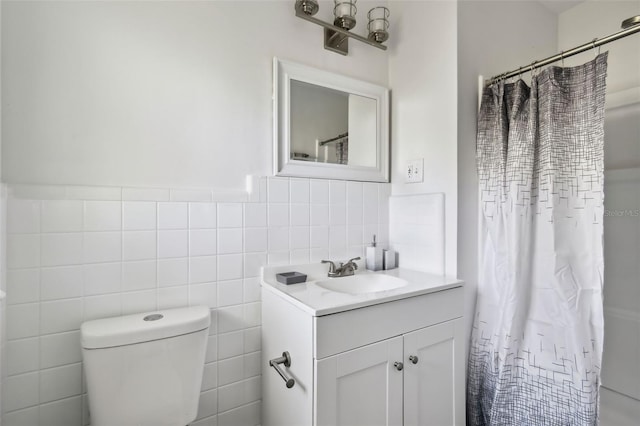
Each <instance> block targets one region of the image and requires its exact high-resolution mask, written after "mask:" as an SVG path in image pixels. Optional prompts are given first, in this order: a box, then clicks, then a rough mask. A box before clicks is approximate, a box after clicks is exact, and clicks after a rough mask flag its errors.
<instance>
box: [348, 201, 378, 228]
mask: <svg viewBox="0 0 640 426" xmlns="http://www.w3.org/2000/svg"><path fill="white" fill-rule="evenodd" d="M376 209H377V207H376ZM363 223H364V220H363V213H362V204H347V224H348V225H362V224H363Z"/></svg>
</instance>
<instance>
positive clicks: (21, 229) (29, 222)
mask: <svg viewBox="0 0 640 426" xmlns="http://www.w3.org/2000/svg"><path fill="white" fill-rule="evenodd" d="M40 204H41V202H40V201H39V200H20V199H15V198H10V199H9V200H8V202H7V232H8V233H9V234H20V233H38V232H40Z"/></svg>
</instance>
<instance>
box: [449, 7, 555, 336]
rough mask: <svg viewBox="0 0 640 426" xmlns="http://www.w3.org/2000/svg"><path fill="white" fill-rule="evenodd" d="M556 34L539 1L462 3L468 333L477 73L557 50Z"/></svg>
mask: <svg viewBox="0 0 640 426" xmlns="http://www.w3.org/2000/svg"><path fill="white" fill-rule="evenodd" d="M556 38H557V20H556V15H554V14H553V13H552V12H550V11H549V10H548V9H547V8H545V7H543V6H542V5H541V4H540V3H538V2H536V1H519V2H505V1H481V2H476V1H461V2H459V3H458V106H457V107H458V277H460V278H461V279H463V280H464V281H465V282H466V296H467V297H466V300H465V317H466V319H467V333H470V330H471V324H472V320H473V313H474V311H475V301H476V288H477V276H478V180H477V173H476V162H475V161H476V160H475V148H476V128H477V127H476V117H477V110H478V75H484V77H485V78H490V77H491V76H493V75H496V74H499V73H502V72H504V71H508V70H512V69H514V68H517V67H519V66H521V65H523V64H528V63H531V62H533V60H535V59H541V58H544V57H547V56H549V55H552V54H554V53H555V49H556ZM524 77H525V80H527V77H528V75H525V76H524Z"/></svg>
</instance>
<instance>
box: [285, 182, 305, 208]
mask: <svg viewBox="0 0 640 426" xmlns="http://www.w3.org/2000/svg"><path fill="white" fill-rule="evenodd" d="M289 191H290V197H291V203H292V204H296V203H307V204H308V203H309V179H295V178H293V179H290V180H289Z"/></svg>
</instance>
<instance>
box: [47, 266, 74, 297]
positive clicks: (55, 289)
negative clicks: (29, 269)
mask: <svg viewBox="0 0 640 426" xmlns="http://www.w3.org/2000/svg"><path fill="white" fill-rule="evenodd" d="M40 280H41V281H40V299H41V300H42V301H46V300H56V299H69V298H74V297H81V296H82V288H83V283H84V277H83V274H82V266H80V265H77V266H59V267H55V268H42V269H41V272H40Z"/></svg>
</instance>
